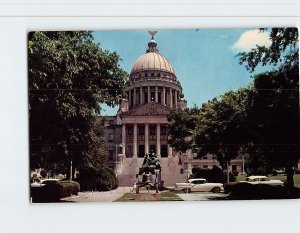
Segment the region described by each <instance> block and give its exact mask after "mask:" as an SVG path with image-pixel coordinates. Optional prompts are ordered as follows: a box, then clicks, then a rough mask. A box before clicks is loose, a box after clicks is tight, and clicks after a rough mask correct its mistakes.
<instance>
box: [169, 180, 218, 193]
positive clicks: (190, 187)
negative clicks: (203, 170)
mask: <svg viewBox="0 0 300 233" xmlns="http://www.w3.org/2000/svg"><path fill="white" fill-rule="evenodd" d="M175 190H176V191H184V192H186V193H189V192H213V193H219V192H221V191H224V187H223V184H222V183H208V182H207V181H206V179H203V178H199V179H189V180H188V182H187V183H176V184H175Z"/></svg>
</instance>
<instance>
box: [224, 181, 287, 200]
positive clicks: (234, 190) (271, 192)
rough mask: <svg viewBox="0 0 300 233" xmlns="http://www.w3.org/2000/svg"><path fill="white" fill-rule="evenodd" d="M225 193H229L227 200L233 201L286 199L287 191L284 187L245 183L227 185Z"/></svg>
mask: <svg viewBox="0 0 300 233" xmlns="http://www.w3.org/2000/svg"><path fill="white" fill-rule="evenodd" d="M225 192H226V193H229V199H234V200H251V199H252V200H259V199H282V198H287V190H286V188H285V187H283V186H272V185H268V184H249V183H247V182H241V183H229V184H227V185H225Z"/></svg>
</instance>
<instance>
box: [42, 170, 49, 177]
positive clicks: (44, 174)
mask: <svg viewBox="0 0 300 233" xmlns="http://www.w3.org/2000/svg"><path fill="white" fill-rule="evenodd" d="M40 175H41V177H43V178H45V177H46V176H47V175H48V173H47V171H46V170H44V169H43V170H41V171H40Z"/></svg>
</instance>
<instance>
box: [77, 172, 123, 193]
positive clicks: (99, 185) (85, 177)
mask: <svg viewBox="0 0 300 233" xmlns="http://www.w3.org/2000/svg"><path fill="white" fill-rule="evenodd" d="M76 181H77V182H78V183H79V184H80V187H81V190H82V191H92V190H95V191H109V190H112V189H116V188H117V187H118V179H117V177H116V175H115V173H114V171H113V170H112V169H110V168H107V167H105V168H102V169H100V170H98V171H97V170H95V169H92V168H85V169H82V170H81V171H80V173H79V175H78V177H77V179H76Z"/></svg>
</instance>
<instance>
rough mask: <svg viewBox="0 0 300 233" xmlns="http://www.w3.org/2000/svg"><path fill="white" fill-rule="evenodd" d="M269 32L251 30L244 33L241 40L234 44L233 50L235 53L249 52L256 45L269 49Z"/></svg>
mask: <svg viewBox="0 0 300 233" xmlns="http://www.w3.org/2000/svg"><path fill="white" fill-rule="evenodd" d="M271 43H272V42H271V40H270V38H269V33H268V32H265V31H263V32H260V31H259V30H257V29H256V30H249V31H246V32H244V33H243V34H242V35H241V36H240V38H239V39H238V40H237V41H236V42H235V43H234V44H233V46H232V49H233V50H235V51H242V52H249V51H250V50H251V49H252V48H255V47H256V45H259V46H263V45H264V46H266V47H269V46H270V45H271Z"/></svg>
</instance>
